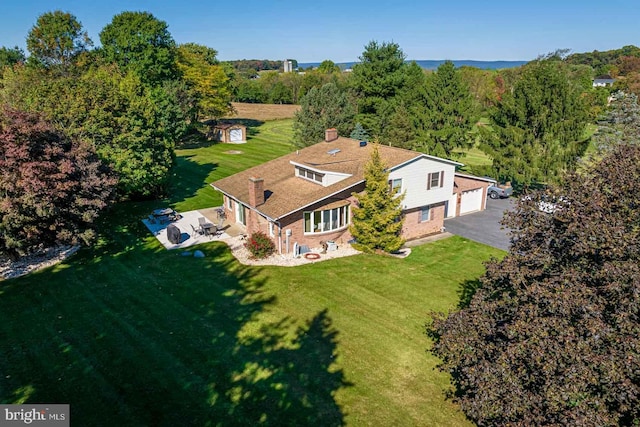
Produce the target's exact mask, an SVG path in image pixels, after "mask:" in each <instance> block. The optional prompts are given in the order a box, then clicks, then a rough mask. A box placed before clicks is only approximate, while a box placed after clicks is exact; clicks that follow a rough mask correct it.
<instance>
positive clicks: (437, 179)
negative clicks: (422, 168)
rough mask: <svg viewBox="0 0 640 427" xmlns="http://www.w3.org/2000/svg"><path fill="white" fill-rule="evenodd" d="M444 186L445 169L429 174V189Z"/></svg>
mask: <svg viewBox="0 0 640 427" xmlns="http://www.w3.org/2000/svg"><path fill="white" fill-rule="evenodd" d="M443 186H444V171H440V172H431V173H429V174H427V190H431V189H432V188H441V187H443Z"/></svg>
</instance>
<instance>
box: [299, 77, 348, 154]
mask: <svg viewBox="0 0 640 427" xmlns="http://www.w3.org/2000/svg"><path fill="white" fill-rule="evenodd" d="M354 116H355V111H354V108H353V105H352V104H351V102H350V101H349V99H348V98H347V95H346V93H344V92H342V91H340V90H339V89H338V87H337V86H336V85H335V84H333V83H327V84H325V85H323V86H322V87H321V88H320V89H317V88H313V89H311V90H310V91H309V93H307V94H306V95H305V96H304V97H303V98H302V101H301V102H300V110H299V111H296V114H295V119H294V122H293V138H294V139H293V143H294V145H295V146H298V147H306V146H309V145H313V144H315V143H317V142H320V141H322V139H323V138H324V132H325V130H326V129H329V128H336V129H337V130H338V134H339V135H343V136H344V135H349V134H350V132H351V130H352V129H353V118H354Z"/></svg>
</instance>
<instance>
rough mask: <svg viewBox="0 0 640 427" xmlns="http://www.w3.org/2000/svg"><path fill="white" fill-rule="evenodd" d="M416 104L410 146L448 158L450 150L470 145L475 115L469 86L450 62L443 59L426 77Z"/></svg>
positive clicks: (452, 151) (451, 152)
mask: <svg viewBox="0 0 640 427" xmlns="http://www.w3.org/2000/svg"><path fill="white" fill-rule="evenodd" d="M421 94H422V102H419V103H417V104H416V106H417V108H416V110H417V111H416V112H417V114H416V116H417V118H418V120H419V122H420V125H419V130H418V137H417V140H418V141H417V143H416V144H415V146H414V149H417V150H419V151H422V152H423V153H427V154H431V155H433V156H440V157H448V158H450V157H452V156H453V155H454V150H456V149H466V148H469V147H470V146H471V145H472V144H473V142H474V141H473V139H472V136H471V135H470V132H471V130H472V128H473V126H474V125H475V123H476V121H477V119H478V117H477V112H476V111H475V109H474V105H473V99H472V98H471V93H470V92H469V87H468V86H467V85H466V84H465V83H464V82H463V81H462V79H461V76H460V73H459V72H458V71H457V70H456V69H455V66H454V65H453V62H451V61H445V62H444V63H443V64H442V65H440V66H439V67H438V69H437V70H436V72H435V73H433V74H432V75H430V76H429V78H428V79H427V83H426V85H425V86H424V87H423V90H422V91H421Z"/></svg>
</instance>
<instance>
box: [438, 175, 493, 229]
mask: <svg viewBox="0 0 640 427" xmlns="http://www.w3.org/2000/svg"><path fill="white" fill-rule="evenodd" d="M493 183H495V180H493V179H491V178H484V177H479V176H473V175H467V174H463V173H460V172H456V174H455V177H454V180H453V196H454V197H453V198H452V200H451V202H450V205H451V204H452V202H454V201H455V204H454V205H453V209H451V210H452V212H451V214H449V215H448V216H447V218H450V217H452V216H460V215H464V214H468V213H471V212H479V211H483V210H484V209H485V208H486V205H487V203H486V197H487V187H489V186H490V185H491V184H493Z"/></svg>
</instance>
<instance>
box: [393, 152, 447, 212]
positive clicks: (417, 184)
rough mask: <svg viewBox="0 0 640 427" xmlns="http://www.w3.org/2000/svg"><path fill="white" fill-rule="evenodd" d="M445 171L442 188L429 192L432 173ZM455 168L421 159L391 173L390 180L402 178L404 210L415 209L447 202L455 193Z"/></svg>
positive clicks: (444, 163)
mask: <svg viewBox="0 0 640 427" xmlns="http://www.w3.org/2000/svg"><path fill="white" fill-rule="evenodd" d="M441 171H444V182H443V185H442V187H437V188H431V189H430V190H427V177H428V174H429V173H431V172H441ZM454 174H455V166H454V165H452V164H450V163H447V162H439V161H437V160H434V159H429V158H424V157H421V158H419V159H416V160H413V161H412V162H410V163H407V164H405V165H403V166H401V167H399V168H396V169H393V170H392V171H390V172H389V179H396V178H402V191H403V192H406V195H405V198H404V200H403V202H402V205H403V207H404V209H413V208H417V207H420V206H425V205H433V204H436V203H441V202H444V201H447V200H449V199H450V198H451V193H453V178H454Z"/></svg>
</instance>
